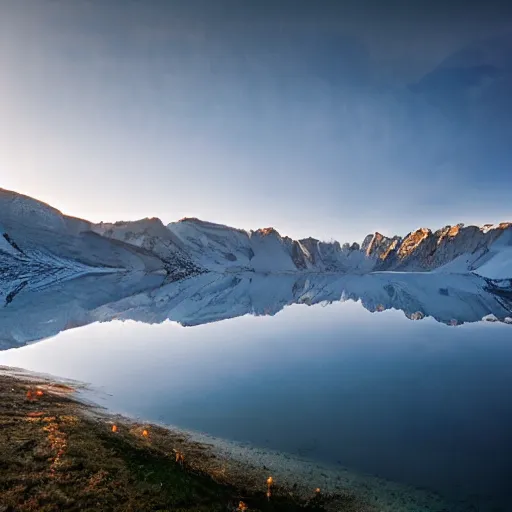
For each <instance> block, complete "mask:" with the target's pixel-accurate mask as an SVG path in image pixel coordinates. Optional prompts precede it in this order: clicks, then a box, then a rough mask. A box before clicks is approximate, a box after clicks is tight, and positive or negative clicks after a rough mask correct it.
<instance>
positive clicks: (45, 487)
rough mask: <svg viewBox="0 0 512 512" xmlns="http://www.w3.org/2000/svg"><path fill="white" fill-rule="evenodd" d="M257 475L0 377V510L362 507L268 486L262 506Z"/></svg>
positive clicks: (44, 386)
mask: <svg viewBox="0 0 512 512" xmlns="http://www.w3.org/2000/svg"><path fill="white" fill-rule="evenodd" d="M38 390H40V391H42V393H37V391H38ZM29 391H30V394H28V395H27V393H28V392H29ZM113 424H115V425H116V427H117V429H114V431H113V429H112V425H113ZM259 474H260V473H258V472H257V471H253V470H249V469H248V470H247V471H245V470H244V468H242V467H240V466H236V464H228V463H227V462H226V461H225V460H223V459H220V458H218V457H217V456H216V455H215V454H214V453H213V452H212V451H211V450H210V449H209V447H208V446H205V445H201V444H199V443H195V442H192V441H191V440H190V439H188V438H187V437H186V436H185V435H183V434H181V433H179V432H172V431H170V430H167V429H164V428H162V427H159V426H156V425H148V424H144V425H141V424H138V423H134V422H130V421H129V420H127V419H125V418H120V417H115V418H112V417H109V416H107V415H105V414H101V413H98V411H94V410H93V409H92V408H91V407H89V406H86V405H84V404H83V403H81V402H78V401H76V400H75V399H74V398H73V389H72V388H71V387H69V386H65V385H62V384H52V383H50V382H48V381H44V380H40V381H29V380H26V379H23V378H21V379H20V378H14V377H13V376H11V375H9V374H7V373H5V372H2V370H0V512H36V511H37V512H53V511H55V512H57V511H62V510H69V511H123V512H144V511H167V510H169V511H171V510H172V511H175V512H184V511H198V512H201V511H205V512H206V511H212V512H213V511H235V510H237V509H238V507H239V504H240V502H242V503H243V504H244V505H245V506H246V507H247V509H246V510H248V511H257V510H260V511H280V512H287V511H298V510H319V511H320V510H346V511H349V510H350V511H356V510H363V509H362V508H359V507H358V506H357V504H356V502H355V500H354V499H353V498H350V497H340V496H324V495H323V494H320V493H315V492H314V487H312V491H311V498H310V499H306V500H305V499H303V498H299V497H298V496H294V495H293V493H292V492H291V490H289V489H284V488H280V487H279V486H278V485H273V486H272V499H270V500H268V499H267V496H266V493H267V484H266V481H265V479H264V478H260V476H259ZM267 476H268V475H267Z"/></svg>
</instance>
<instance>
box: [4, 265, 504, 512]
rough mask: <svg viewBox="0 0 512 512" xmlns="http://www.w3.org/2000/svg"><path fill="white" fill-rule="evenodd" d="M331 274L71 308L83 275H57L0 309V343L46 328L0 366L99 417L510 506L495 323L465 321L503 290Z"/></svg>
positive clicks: (499, 311)
mask: <svg viewBox="0 0 512 512" xmlns="http://www.w3.org/2000/svg"><path fill="white" fill-rule="evenodd" d="M96 279H97V280H100V279H106V278H96ZM301 279H302V278H301ZM336 279H338V281H336ZM336 279H335V278H333V277H332V276H331V277H329V276H327V277H322V278H311V279H310V280H309V281H308V282H305V281H300V283H301V285H300V286H302V288H300V286H299V288H297V286H298V285H297V282H298V279H297V277H291V276H283V277H281V278H279V279H277V278H276V279H274V278H271V277H269V276H266V277H257V276H222V277H220V278H219V277H217V278H216V280H212V278H211V277H205V276H200V277H198V278H194V279H193V280H191V281H190V280H189V283H188V284H187V285H183V284H176V283H172V284H171V285H164V286H160V285H159V286H158V287H155V283H154V282H150V283H148V286H147V288H144V286H141V285H140V283H138V284H137V289H136V290H135V292H134V293H133V294H131V295H129V297H128V294H126V295H127V297H125V298H119V297H117V296H116V297H115V301H114V300H113V301H111V302H108V301H107V300H103V301H101V304H95V305H94V307H92V306H89V305H88V306H87V308H85V307H84V300H86V299H87V301H89V300H90V299H89V298H86V299H85V298H83V297H82V298H81V299H80V298H78V294H77V293H76V290H78V289H82V288H81V287H87V286H91V285H92V283H93V281H89V282H86V281H83V282H82V284H81V283H80V282H78V283H77V282H73V283H70V284H67V285H61V286H62V289H61V290H57V291H56V290H46V291H41V292H40V293H39V294H34V293H32V294H27V295H26V296H25V297H20V298H19V305H18V306H16V304H15V302H16V301H13V308H11V310H10V311H11V312H9V308H4V310H3V311H2V315H3V316H0V324H1V323H3V324H4V328H3V330H2V336H3V338H4V340H5V339H7V338H9V340H11V341H12V340H16V342H17V343H18V344H19V345H22V344H23V343H26V342H29V341H35V340H36V339H39V338H38V333H42V334H43V335H42V336H40V337H42V338H46V339H43V340H41V341H38V342H37V343H29V344H27V345H25V346H17V345H16V348H10V349H9V350H4V351H2V352H0V364H1V365H9V366H16V367H21V368H25V369H28V370H33V371H36V372H44V373H50V374H53V375H57V376H60V377H66V378H72V379H77V380H80V381H84V382H87V383H90V384H91V386H92V388H93V390H94V393H93V394H92V396H93V397H94V399H95V400H96V401H99V402H100V403H101V405H104V406H106V407H108V408H110V409H111V410H113V411H116V412H121V413H125V414H128V415H131V416H136V417H140V418H143V419H147V420H151V421H155V422H159V423H165V424H170V425H175V426H178V427H181V428H184V429H190V430H194V431H199V432H205V433H207V434H208V435H211V436H216V437H219V438H221V439H226V440H232V441H237V442H243V443H250V445H252V446H255V447H261V448H265V449H269V450H278V451H280V452H284V453H289V454H292V455H296V456H300V457H303V458H305V459H308V460H311V461H314V462H318V463H321V464H325V465H326V466H329V467H340V468H348V469H349V470H351V471H354V472H356V473H358V474H368V475H376V476H378V477H381V478H384V479H386V480H390V481H392V482H398V483H400V484H404V485H407V486H411V487H415V488H427V489H429V490H432V491H435V492H436V493H439V494H441V495H442V496H443V497H445V498H446V500H448V501H449V502H453V503H459V504H460V503H461V502H468V503H471V504H472V506H478V507H480V508H469V507H470V506H469V505H468V508H467V510H468V511H469V510H489V511H490V510H496V511H497V510H502V511H506V510H512V505H511V503H512V488H511V486H510V476H511V475H512V399H511V397H510V390H512V371H511V369H510V368H511V362H512V325H507V324H506V323H504V322H488V321H477V320H478V319H481V318H482V317H483V316H485V315H486V314H493V315H495V316H496V317H498V318H502V317H504V315H505V314H506V311H507V305H506V304H505V303H504V301H503V299H502V298H500V297H494V296H491V295H490V294H488V293H487V292H486V291H485V290H484V289H483V288H482V287H481V283H479V282H474V281H473V280H471V279H469V280H467V279H466V280H463V278H462V277H460V278H453V280H452V281H450V280H449V279H446V278H444V277H443V278H442V279H441V281H442V285H440V284H439V283H440V281H439V280H438V279H437V280H436V278H435V277H431V278H427V276H417V277H414V276H413V277H411V278H409V277H407V276H397V275H381V276H375V277H373V278H371V277H366V276H359V277H358V278H356V277H353V278H350V279H351V280H348V279H349V278H343V279H341V278H336ZM340 279H341V280H340ZM364 280H366V281H364ZM363 281H364V283H363ZM192 285H193V286H192ZM363 285H364V286H363ZM98 286H99V285H98ZM166 286H167V288H166ZM66 287H67V288H66ZM240 287H241V288H240ZM429 287H430V288H429ZM472 287H474V289H473V288H472ZM363 288H364V290H363ZM72 290H75V292H72ZM205 290H206V292H205ZM304 290H306V291H304ZM312 290H314V293H313V292H312ZM354 290H356V291H354ZM361 290H363V291H361ZM365 290H366V291H365ZM383 290H384V291H383ZM414 290H416V291H414ZM430 290H437V293H435V294H434V293H433V292H430ZM439 290H441V291H440V292H439ZM45 293H46V295H45ZM73 293H75V295H74V297H75V299H74V302H73V301H72V300H70V297H71V296H72V295H73ZM98 293H99V292H98ZM290 293H291V294H292V295H291V297H292V298H291V299H290ZM365 293H366V295H365ZM52 294H53V295H52ZM372 294H373V295H372ZM58 296H61V297H63V298H62V299H61V300H62V304H60V306H59V301H58ZM51 297H53V298H54V300H53V302H52V301H51V300H50V299H51ZM298 297H299V298H298ZM336 297H337V298H336ZM493 297H494V298H493ZM299 299H300V300H299ZM348 299H353V300H348ZM406 299H407V300H406ZM385 300H388V301H389V303H385ZM494 300H496V304H494V302H493V301H494ZM24 301H25V302H24ZM64 302H65V305H64ZM297 302H299V303H297ZM315 302H317V303H316V304H315ZM88 304H89V303H88ZM407 304H409V305H411V304H412V305H411V308H412V309H407ZM16 307H18V309H15V308H16ZM52 308H53V309H52ZM479 308H480V309H479ZM85 309H87V314H85V313H84V311H85ZM416 310H417V311H416ZM415 311H416V312H415ZM23 312H25V314H23ZM163 312H165V314H163ZM404 312H405V314H404ZM247 313H251V314H247ZM9 315H10V316H9ZM239 315H241V316H239ZM429 315H432V316H429ZM442 315H444V317H443V318H442V319H441V318H440V316H442ZM434 317H436V318H437V320H436V319H435V318H434ZM410 318H414V319H417V320H419V321H411V319H410ZM216 320H218V321H216ZM220 320H222V321H220ZM178 322H180V323H178ZM182 324H184V325H182ZM52 325H57V327H56V328H55V332H56V333H55V332H52V330H51V329H52V327H51V326H52ZM6 326H7V327H6ZM31 326H32V327H31ZM77 326H80V327H77ZM71 327H77V328H71ZM28 332H30V335H29V334H27V333H28ZM47 336H49V337H47ZM20 340H22V341H23V343H22V342H21V341H20ZM11 346H15V344H14V342H12V343H11ZM450 500H451V501H450ZM475 504H476V505H475Z"/></svg>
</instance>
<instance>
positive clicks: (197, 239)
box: [0, 189, 512, 304]
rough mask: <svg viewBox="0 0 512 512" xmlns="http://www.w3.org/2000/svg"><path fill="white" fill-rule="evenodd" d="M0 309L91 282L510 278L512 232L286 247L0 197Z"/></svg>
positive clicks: (263, 233)
mask: <svg viewBox="0 0 512 512" xmlns="http://www.w3.org/2000/svg"><path fill="white" fill-rule="evenodd" d="M0 270H1V273H0V300H2V302H4V304H10V303H11V302H12V300H13V299H14V297H16V295H17V294H18V293H19V292H20V290H22V289H25V288H26V289H27V290H30V289H35V288H41V287H44V286H48V285H49V284H51V283H53V282H55V281H62V280H66V279H72V278H75V277H79V276H82V275H84V274H91V273H112V272H134V271H139V272H143V273H153V272H157V273H158V272H160V273H162V274H163V275H165V276H167V280H178V279H182V278H185V277H190V276H193V275H197V274H200V273H203V272H217V273H219V272H220V273H226V272H229V273H233V272H245V271H251V272H257V273H267V274H281V273H326V272H327V273H344V274H357V275H361V274H367V273H369V272H375V271H383V270H386V271H400V272H411V271H414V272H425V271H436V272H442V273H459V274H460V273H462V274H464V273H469V272H474V273H477V274H480V275H481V276H483V277H488V278H491V279H508V278H512V225H511V223H502V224H499V225H495V226H491V225H486V226H483V227H475V226H469V227H463V226H462V225H457V226H446V227H445V228H443V229H440V230H437V231H435V232H432V231H431V230H430V229H427V228H421V229H418V230H416V231H413V232H411V233H409V234H408V235H407V236H405V237H403V238H402V237H399V236H393V237H386V236H384V235H382V234H380V233H375V234H373V235H368V236H367V237H366V238H365V239H364V241H363V243H362V244H361V245H359V244H357V243H352V244H347V243H346V244H343V245H341V244H340V243H338V242H322V241H320V240H317V239H314V238H311V237H310V238H305V239H302V240H293V239H291V238H289V237H286V236H282V235H281V234H279V233H278V232H277V231H276V230H275V229H273V228H265V229H258V230H256V231H245V230H242V229H236V228H232V227H228V226H224V225H220V224H214V223H211V222H205V221H201V220H198V219H195V218H186V219H182V220H181V221H178V222H174V223H171V224H169V225H168V226H164V224H162V222H161V221H160V220H159V219H155V218H152V219H142V220H139V221H134V222H116V223H100V224H94V223H91V222H88V221H86V220H82V219H76V218H73V217H68V216H66V215H63V214H62V213H61V212H60V211H58V210H56V209H54V208H52V207H50V206H48V205H47V204H45V203H42V202H40V201H37V200H35V199H32V198H29V197H27V196H23V195H21V194H17V193H15V192H10V191H6V190H2V189H0Z"/></svg>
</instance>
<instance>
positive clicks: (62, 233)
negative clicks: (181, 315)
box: [0, 189, 198, 304]
mask: <svg viewBox="0 0 512 512" xmlns="http://www.w3.org/2000/svg"><path fill="white" fill-rule="evenodd" d="M141 222H143V221H141ZM149 222H150V223H151V221H149ZM136 229H137V230H138V231H139V233H143V229H141V227H139V226H137V228H136ZM162 229H163V233H161V234H160V236H159V238H158V240H159V242H158V244H156V245H155V247H147V244H145V243H143V242H142V243H141V241H140V236H139V238H138V239H136V240H130V241H129V242H128V243H127V242H125V241H123V240H122V237H116V236H115V235H114V236H111V237H110V236H101V230H102V228H101V226H100V227H98V226H96V225H94V224H92V223H90V222H87V221H85V220H81V219H76V218H73V217H68V216H66V215H63V214H62V213H61V212H60V211H58V210H56V209H55V208H52V207H51V206H48V205H47V204H45V203H43V202H41V201H37V200H35V199H32V198H30V197H27V196H24V195H21V194H17V193H15V192H10V191H7V190H3V189H0V300H2V299H3V300H2V301H3V302H5V303H6V304H8V303H10V302H11V301H12V300H13V298H14V297H15V296H16V294H17V293H18V292H19V291H20V290H21V289H23V288H26V287H28V288H29V289H30V288H40V287H43V286H46V285H48V284H50V283H53V282H55V281H62V280H65V279H73V278H76V277H79V276H81V275H84V274H91V273H94V274H96V273H105V272H120V271H122V272H125V271H141V272H161V273H164V274H167V275H168V276H169V277H170V278H173V279H176V278H182V277H185V276H188V275H192V274H194V273H197V271H198V269H197V267H196V266H195V265H194V264H193V263H192V262H191V261H190V259H188V258H186V257H183V256H182V255H181V254H179V251H176V253H172V252H169V254H165V255H164V251H163V249H162V250H160V245H164V244H165V243H166V240H165V237H164V236H162V235H165V234H166V233H167V234H168V237H169V238H171V235H170V233H169V232H168V230H167V229H166V228H165V227H164V226H163V225H162ZM114 231H115V230H114ZM141 236H142V235H141ZM159 244H160V245H159ZM164 256H165V257H164Z"/></svg>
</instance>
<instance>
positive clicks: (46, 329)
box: [0, 272, 512, 349]
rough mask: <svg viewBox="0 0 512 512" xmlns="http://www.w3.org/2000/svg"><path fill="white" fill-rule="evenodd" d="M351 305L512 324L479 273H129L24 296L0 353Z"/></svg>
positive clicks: (508, 310)
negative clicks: (169, 325)
mask: <svg viewBox="0 0 512 512" xmlns="http://www.w3.org/2000/svg"><path fill="white" fill-rule="evenodd" d="M510 284H511V283H508V286H510ZM346 300H353V301H361V304H362V305H363V306H364V307H365V308H366V309H367V310H369V311H371V312H381V311H384V310H387V309H397V310H401V311H403V312H404V314H405V315H406V316H407V318H409V319H411V320H421V319H422V318H424V317H433V318H434V319H436V320H437V321H438V322H443V323H445V324H447V325H460V324H462V323H464V322H476V321H479V320H482V319H483V318H484V317H485V318H491V319H493V320H496V321H502V322H507V323H509V322H512V318H511V317H512V295H511V294H510V293H509V292H508V291H507V290H506V289H505V290H502V289H499V288H497V287H496V286H495V285H494V284H493V283H492V282H490V281H489V280H486V279H484V278H481V277H479V276H476V275H457V274H453V275H440V274H436V273H428V272H422V273H398V272H397V273H394V272H377V273H371V274H366V275H353V274H337V275H336V276H333V275H328V274H297V273H294V274H290V273H289V274H279V275H266V274H261V273H253V272H244V273H238V274H227V273H222V274H220V273H216V272H208V273H203V274H201V275H198V276H194V277H190V278H188V279H183V280H180V281H173V282H171V283H169V282H166V279H165V276H163V275H160V274H149V275H148V274H142V273H140V272H129V273H116V274H106V275H101V276H92V275H88V276H84V277H81V278H80V279H76V280H73V281H65V282H61V283H58V284H53V285H52V286H48V287H46V288H45V289H42V290H38V291H34V290H32V291H30V290H26V289H24V290H22V291H20V293H19V295H18V296H17V297H16V300H15V301H13V302H12V303H11V304H10V305H9V307H7V308H0V349H7V348H11V347H17V346H21V345H24V344H26V343H28V342H31V341H35V340H39V339H42V338H46V337H49V336H53V335H55V334H57V333H59V332H60V331H63V330H66V329H71V328H76V327H80V326H83V325H87V324H90V323H93V322H98V321H99V322H107V321H111V320H136V321H140V322H145V323H150V324H152V323H161V322H164V321H166V320H171V321H173V322H178V323H180V324H181V325H183V326H196V325H201V324H205V323H209V322H217V321H220V320H225V319H229V318H234V317H238V316H242V315H246V314H251V315H257V316H261V315H275V314H276V313H278V312H279V311H281V310H282V309H283V308H284V307H286V306H289V305H292V304H303V305H307V306H311V305H314V304H322V305H326V304H329V303H332V302H335V301H346ZM489 315H491V316H489Z"/></svg>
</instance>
